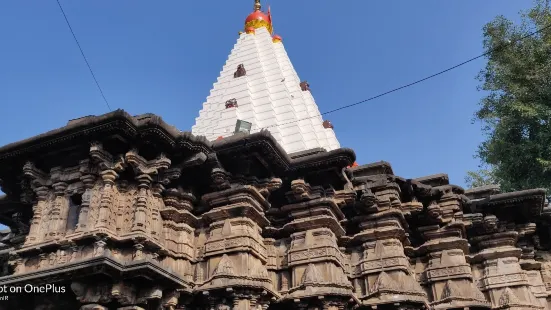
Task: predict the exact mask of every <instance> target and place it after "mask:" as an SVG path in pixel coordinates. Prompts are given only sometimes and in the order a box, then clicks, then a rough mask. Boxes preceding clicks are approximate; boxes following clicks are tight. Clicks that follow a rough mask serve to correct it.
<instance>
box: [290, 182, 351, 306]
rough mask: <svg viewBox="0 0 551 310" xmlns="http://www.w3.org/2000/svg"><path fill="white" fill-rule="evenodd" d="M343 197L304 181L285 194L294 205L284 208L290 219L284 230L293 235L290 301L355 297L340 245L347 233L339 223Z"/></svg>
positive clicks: (293, 183) (292, 185)
mask: <svg viewBox="0 0 551 310" xmlns="http://www.w3.org/2000/svg"><path fill="white" fill-rule="evenodd" d="M344 194H345V193H344V192H343V193H338V195H336V193H334V192H333V193H332V194H331V195H326V193H324V189H323V188H321V187H318V186H310V185H309V184H308V183H306V182H305V181H304V180H295V181H293V182H292V183H291V191H290V192H288V193H287V194H286V195H287V199H288V200H289V202H290V203H291V204H289V205H285V206H283V207H281V210H282V211H283V212H285V213H288V214H289V217H291V221H290V222H289V223H287V224H286V225H285V226H284V229H285V230H287V231H289V232H291V231H292V232H294V233H292V234H291V239H292V241H291V245H290V248H289V251H288V255H287V264H288V266H289V269H290V272H291V281H290V282H291V283H289V284H290V287H289V290H288V295H287V296H288V297H287V298H289V299H291V298H292V299H296V300H300V299H302V298H305V299H307V300H309V299H312V298H320V297H323V296H325V295H332V296H339V298H342V299H343V300H348V299H350V298H351V297H352V296H353V291H352V289H353V287H352V284H351V282H350V280H349V278H348V272H347V270H346V269H345V262H346V257H345V255H344V254H343V253H342V252H341V250H340V249H339V247H338V245H337V240H338V238H340V237H342V236H344V234H345V231H344V229H343V227H342V226H341V224H340V223H339V221H341V220H343V219H344V214H343V213H342V211H341V210H340V207H339V203H341V199H340V198H339V197H337V196H343V197H344V196H346V195H344ZM352 197H354V195H352Z"/></svg>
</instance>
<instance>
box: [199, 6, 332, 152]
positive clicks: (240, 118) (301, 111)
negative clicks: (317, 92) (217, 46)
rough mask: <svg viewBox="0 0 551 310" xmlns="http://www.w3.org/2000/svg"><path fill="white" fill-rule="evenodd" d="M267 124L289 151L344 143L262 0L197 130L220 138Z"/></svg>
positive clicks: (232, 54) (212, 94)
mask: <svg viewBox="0 0 551 310" xmlns="http://www.w3.org/2000/svg"><path fill="white" fill-rule="evenodd" d="M261 129H267V130H269V131H270V133H271V134H272V135H273V136H274V138H275V139H276V140H277V141H278V142H279V143H280V144H281V146H282V147H283V149H284V150H285V151H286V152H287V153H294V152H300V151H305V150H309V149H314V148H324V149H325V150H327V151H330V150H333V149H336V148H339V147H340V145H339V142H338V140H337V137H336V136H335V132H334V131H333V126H332V125H331V123H330V122H329V121H324V120H323V119H322V117H321V115H320V112H319V110H318V106H317V105H316V102H315V101H314V97H312V94H311V92H310V88H309V85H308V83H307V82H305V81H303V82H301V80H300V79H299V77H298V74H297V73H296V71H295V69H294V68H293V65H292V63H291V61H290V59H289V57H288V55H287V52H286V51H285V47H284V46H283V42H282V39H281V37H280V36H278V35H272V21H271V14H270V10H269V9H268V12H267V13H264V12H262V11H261V6H260V0H256V1H255V5H254V12H253V13H251V14H250V15H249V16H248V17H247V19H246V21H245V32H243V33H240V36H239V39H238V40H237V43H236V44H235V46H234V48H233V50H232V51H231V54H230V56H229V58H228V60H227V61H226V64H225V65H224V67H223V69H222V72H221V73H220V77H219V78H218V80H217V81H216V83H214V85H213V88H212V90H211V91H210V95H209V96H208V97H207V101H206V102H205V103H203V109H201V111H200V112H199V117H197V118H196V119H195V125H194V126H193V127H192V133H193V134H194V135H201V136H205V137H207V139H209V140H216V139H221V138H225V137H228V136H231V135H233V134H234V133H235V132H236V131H249V130H250V132H251V133H254V132H258V131H260V130H261Z"/></svg>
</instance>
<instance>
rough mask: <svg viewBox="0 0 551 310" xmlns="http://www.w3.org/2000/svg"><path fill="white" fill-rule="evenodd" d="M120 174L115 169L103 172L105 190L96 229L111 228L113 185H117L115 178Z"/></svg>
mask: <svg viewBox="0 0 551 310" xmlns="http://www.w3.org/2000/svg"><path fill="white" fill-rule="evenodd" d="M118 176H119V175H118V173H117V172H116V171H115V170H113V169H106V170H103V171H102V172H101V179H102V180H103V192H102V195H101V200H100V205H99V211H98V218H97V221H96V223H95V224H96V225H95V228H96V229H107V230H109V229H110V228H111V227H110V226H111V225H110V220H111V219H110V217H112V214H111V207H112V204H113V196H114V189H113V187H114V186H115V180H116V179H117V177H118Z"/></svg>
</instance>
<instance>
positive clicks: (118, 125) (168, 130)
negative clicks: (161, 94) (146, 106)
mask: <svg viewBox="0 0 551 310" xmlns="http://www.w3.org/2000/svg"><path fill="white" fill-rule="evenodd" d="M109 129H115V130H120V131H121V133H124V134H126V135H130V136H134V137H136V138H137V137H138V136H139V135H143V134H154V135H158V136H159V138H164V139H166V140H168V141H167V142H168V143H170V144H172V145H178V144H180V145H184V146H185V147H187V148H190V149H195V150H197V151H202V152H204V153H207V154H208V153H210V152H212V148H211V146H210V142H209V141H208V140H207V139H206V138H205V137H202V136H194V135H192V134H191V133H190V132H181V131H179V130H178V129H176V128H175V127H173V126H170V125H169V124H167V123H165V122H164V121H163V120H162V119H161V118H160V117H159V116H156V115H152V114H146V115H138V116H131V115H130V114H128V113H127V112H126V111H124V110H116V111H113V112H110V113H107V114H103V115H99V116H86V117H83V118H79V119H76V120H71V121H69V122H68V123H67V125H66V126H63V127H61V128H57V129H54V130H51V131H48V132H46V133H43V134H40V135H37V136H34V137H31V138H28V139H24V140H21V141H18V142H14V143H10V144H8V145H5V146H3V147H0V162H2V161H5V160H9V159H10V158H13V157H28V156H30V155H31V154H32V153H36V152H43V151H44V150H45V149H55V148H56V146H57V145H58V144H60V143H62V142H67V141H68V140H76V139H81V138H82V137H86V136H91V134H92V133H94V132H100V131H106V130H109ZM144 131H149V132H147V133H144ZM2 164H4V163H2Z"/></svg>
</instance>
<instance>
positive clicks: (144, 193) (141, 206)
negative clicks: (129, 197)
mask: <svg viewBox="0 0 551 310" xmlns="http://www.w3.org/2000/svg"><path fill="white" fill-rule="evenodd" d="M136 180H137V181H138V199H137V201H136V210H135V211H134V223H133V225H132V231H133V232H143V233H147V230H146V225H147V220H148V212H147V211H148V208H147V207H148V206H147V200H148V199H147V198H148V190H149V189H150V187H151V182H152V178H151V176H149V175H147V174H141V175H138V176H137V177H136Z"/></svg>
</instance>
